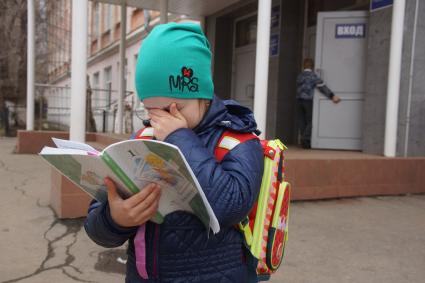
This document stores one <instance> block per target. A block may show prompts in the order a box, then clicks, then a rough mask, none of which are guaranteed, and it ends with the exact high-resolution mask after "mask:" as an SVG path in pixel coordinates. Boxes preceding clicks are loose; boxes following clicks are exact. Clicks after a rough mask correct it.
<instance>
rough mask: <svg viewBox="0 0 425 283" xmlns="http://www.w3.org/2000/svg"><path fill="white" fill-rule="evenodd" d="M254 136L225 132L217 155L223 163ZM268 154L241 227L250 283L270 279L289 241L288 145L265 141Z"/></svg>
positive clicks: (140, 135) (148, 132)
mask: <svg viewBox="0 0 425 283" xmlns="http://www.w3.org/2000/svg"><path fill="white" fill-rule="evenodd" d="M135 138H136V139H152V138H153V128H150V127H147V128H143V129H141V130H139V131H138V132H137V133H136V135H135ZM257 138H258V137H257V136H255V135H254V134H251V133H238V132H233V131H224V132H223V134H222V135H221V137H220V138H219V140H218V143H217V145H216V147H215V151H214V155H215V157H216V159H217V161H218V162H221V161H222V160H223V158H224V157H225V156H226V154H227V153H228V152H229V151H230V150H232V149H233V148H234V147H236V146H237V145H238V144H240V143H242V142H245V141H248V140H251V139H257ZM261 146H262V148H263V152H264V171H263V177H262V182H261V187H260V192H259V195H258V198H257V200H256V202H255V204H254V206H253V208H252V209H251V211H250V213H249V214H248V215H247V216H246V217H245V219H243V220H242V221H241V222H240V223H239V224H238V225H237V229H238V230H240V231H241V233H242V234H243V236H244V242H245V246H246V250H247V253H246V257H247V262H248V264H249V265H251V266H252V267H253V268H252V270H255V272H252V274H250V278H249V282H247V283H253V282H259V281H265V280H269V279H270V276H271V275H272V274H273V273H275V272H276V270H277V269H278V268H279V266H280V265H281V263H282V260H283V256H284V251H285V244H286V241H287V240H288V220H289V204H290V194H291V186H290V184H289V183H288V182H285V181H284V173H285V166H284V155H283V152H284V150H285V149H286V147H285V145H284V144H283V143H282V142H281V141H280V140H278V139H275V140H261Z"/></svg>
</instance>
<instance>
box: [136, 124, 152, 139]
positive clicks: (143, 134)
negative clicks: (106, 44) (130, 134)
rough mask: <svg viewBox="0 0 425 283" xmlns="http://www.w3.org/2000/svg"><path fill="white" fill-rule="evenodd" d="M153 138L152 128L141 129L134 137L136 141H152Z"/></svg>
mask: <svg viewBox="0 0 425 283" xmlns="http://www.w3.org/2000/svg"><path fill="white" fill-rule="evenodd" d="M153 138H154V136H153V127H146V128H142V129H140V130H138V131H137V132H136V134H135V135H134V139H136V140H152V139H153Z"/></svg>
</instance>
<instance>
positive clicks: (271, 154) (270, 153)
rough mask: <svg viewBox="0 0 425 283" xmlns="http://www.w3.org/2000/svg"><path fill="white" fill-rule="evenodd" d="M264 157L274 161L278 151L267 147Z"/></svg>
mask: <svg viewBox="0 0 425 283" xmlns="http://www.w3.org/2000/svg"><path fill="white" fill-rule="evenodd" d="M264 155H265V156H267V157H268V158H270V159H272V160H273V159H274V157H275V155H276V150H275V149H274V148H273V147H271V146H267V145H266V146H265V147H264Z"/></svg>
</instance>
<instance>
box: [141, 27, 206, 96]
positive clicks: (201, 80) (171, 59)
mask: <svg viewBox="0 0 425 283" xmlns="http://www.w3.org/2000/svg"><path fill="white" fill-rule="evenodd" d="M135 80H136V90H137V94H138V96H139V98H140V99H141V100H143V99H145V98H148V97H158V96H162V97H174V98H185V99H196V98H204V99H212V98H213V93H214V85H213V82H212V77H211V51H210V49H209V43H208V40H207V38H206V37H205V35H204V34H203V33H202V30H201V27H200V26H199V25H198V24H194V23H168V24H163V25H158V26H156V27H155V28H154V29H153V30H152V31H151V32H150V34H149V35H148V36H147V37H146V38H145V39H144V40H143V42H142V46H141V47H140V50H139V56H138V58H137V65H136V78H135Z"/></svg>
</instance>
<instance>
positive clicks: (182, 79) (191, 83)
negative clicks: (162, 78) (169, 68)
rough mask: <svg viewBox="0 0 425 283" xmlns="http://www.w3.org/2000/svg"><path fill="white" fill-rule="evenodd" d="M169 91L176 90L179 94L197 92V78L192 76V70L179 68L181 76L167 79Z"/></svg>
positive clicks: (171, 76)
mask: <svg viewBox="0 0 425 283" xmlns="http://www.w3.org/2000/svg"><path fill="white" fill-rule="evenodd" d="M168 83H169V85H170V91H171V92H173V90H178V91H180V92H184V91H188V92H198V91H199V89H198V78H197V77H194V76H193V70H192V69H191V68H188V67H185V66H184V67H182V68H181V75H180V74H179V75H177V76H173V75H170V76H169V78H168Z"/></svg>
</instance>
